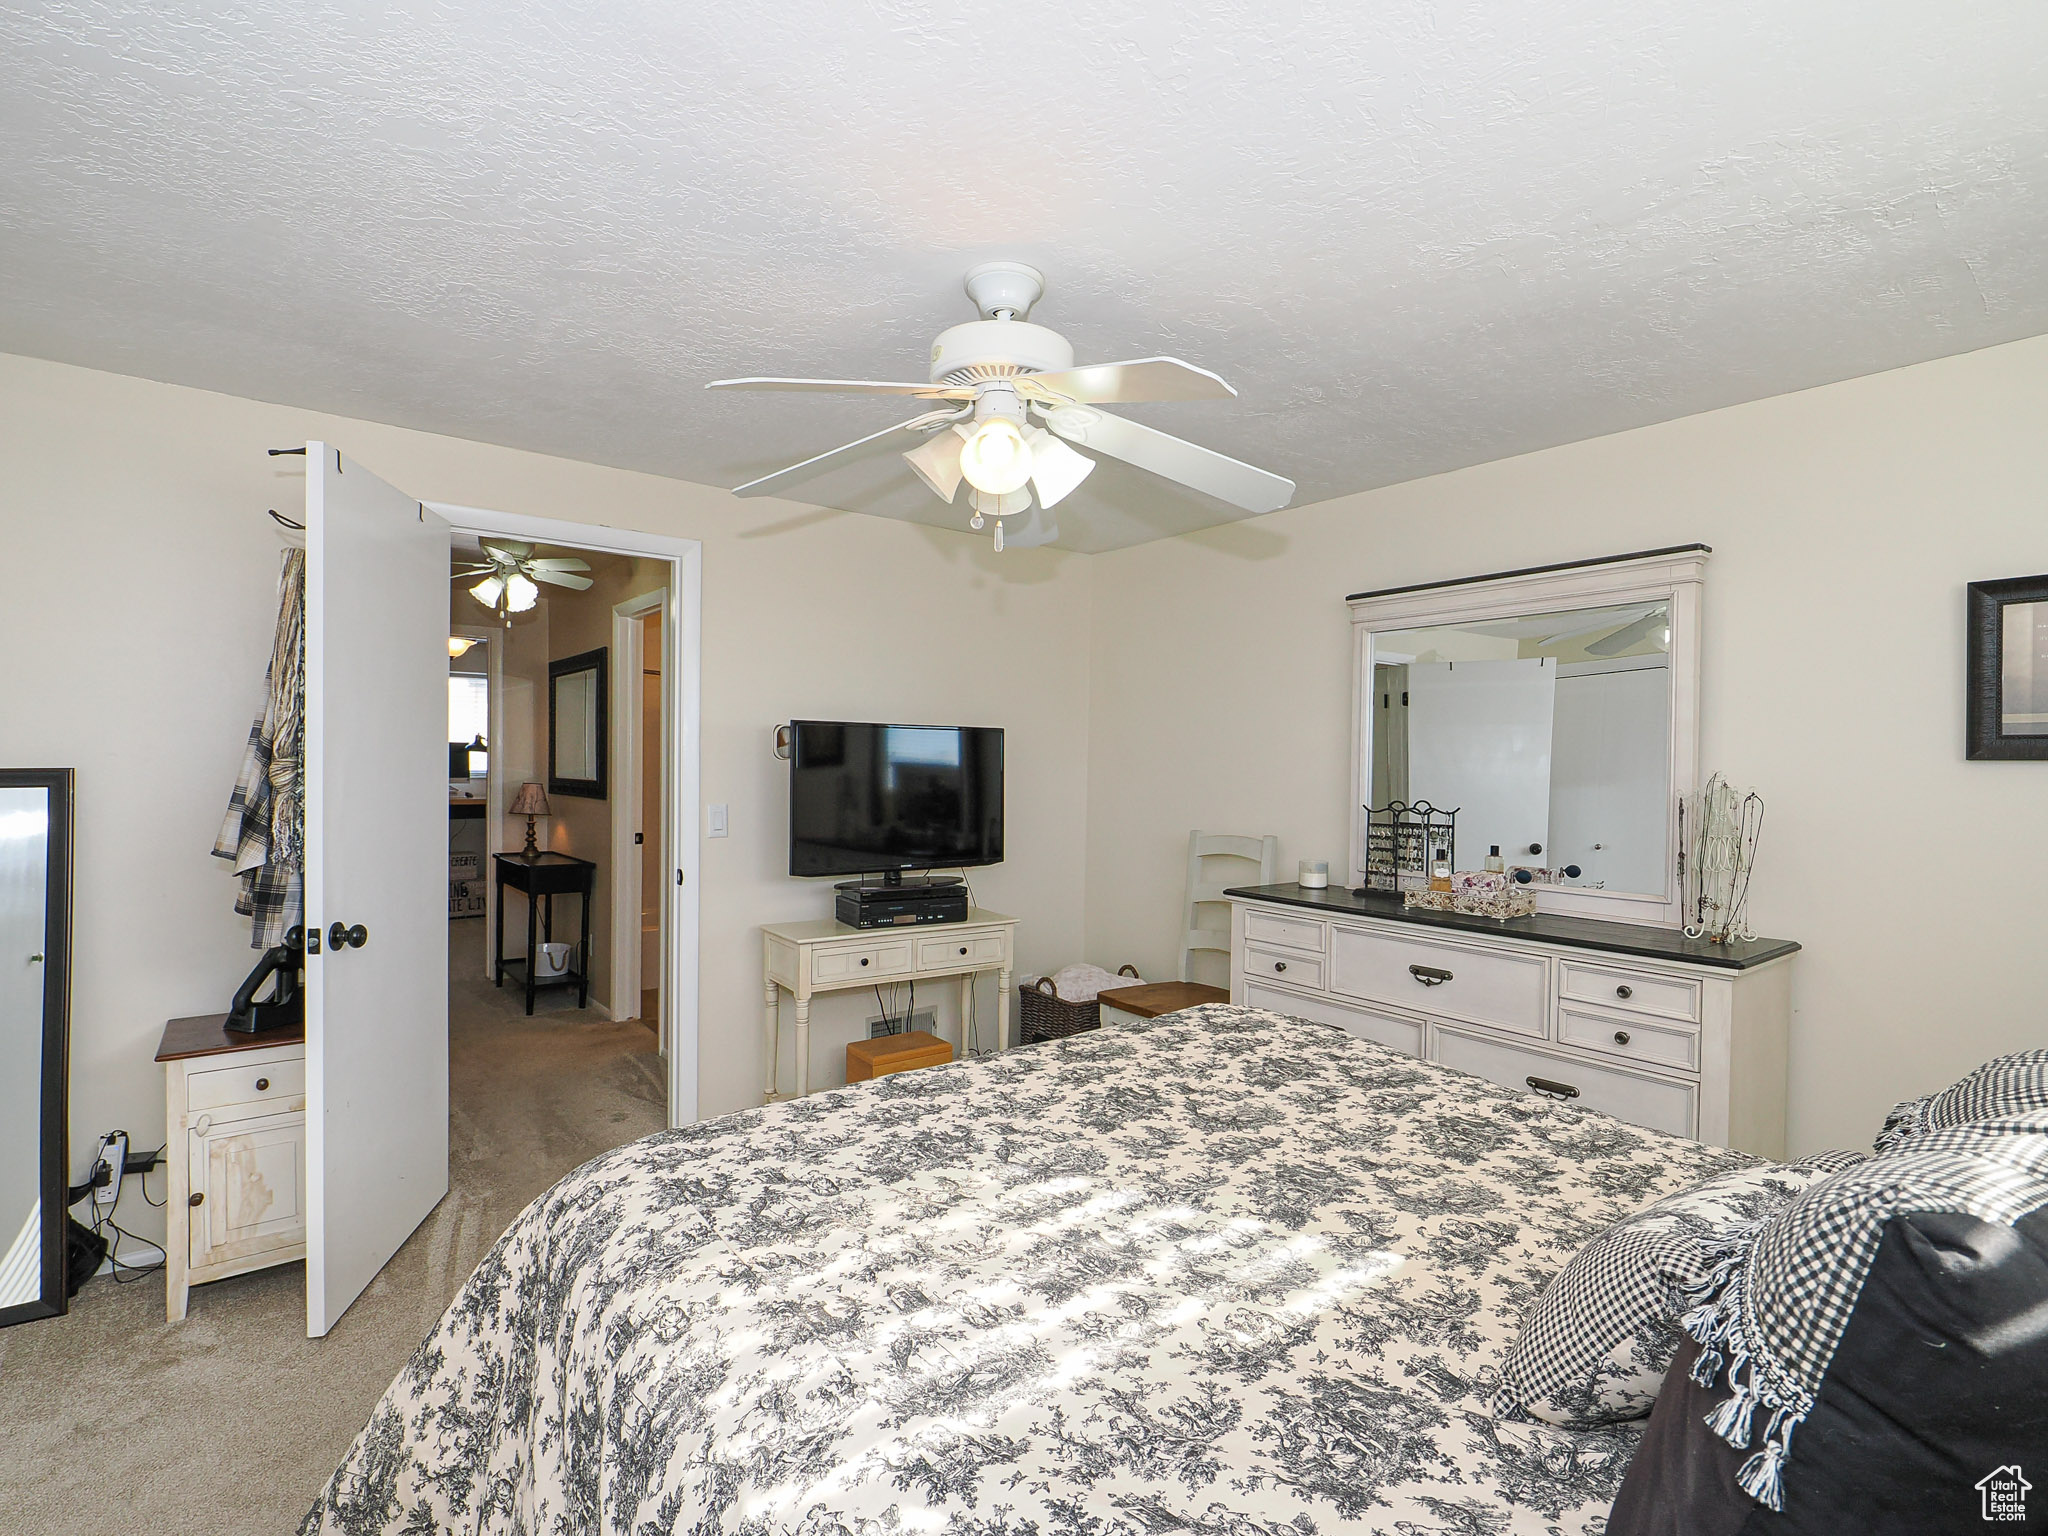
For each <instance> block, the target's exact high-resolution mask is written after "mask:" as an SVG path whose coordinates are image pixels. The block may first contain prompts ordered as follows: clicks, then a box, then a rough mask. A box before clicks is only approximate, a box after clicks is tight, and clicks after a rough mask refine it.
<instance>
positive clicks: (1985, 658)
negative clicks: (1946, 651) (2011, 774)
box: [1965, 576, 2048, 761]
mask: <svg viewBox="0 0 2048 1536" xmlns="http://www.w3.org/2000/svg"><path fill="white" fill-rule="evenodd" d="M1968 650H1969V675H1968V690H1969V694H1968V697H1969V707H1968V721H1967V725H1966V732H1967V734H1966V738H1965V751H1966V752H1967V754H1968V756H1969V757H1970V758H1971V759H1972V760H1992V761H1996V760H1998V759H2014V758H2020V759H2024V758H2037V759H2038V758H2048V576H2014V577H2010V578H2008V579H2006V580H2004V581H1973V582H1971V583H1970V590H1969V636H1968Z"/></svg>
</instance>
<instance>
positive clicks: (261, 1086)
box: [256, 1077, 270, 1093]
mask: <svg viewBox="0 0 2048 1536" xmlns="http://www.w3.org/2000/svg"><path fill="white" fill-rule="evenodd" d="M269 1086H270V1079H269V1078H267V1077H259V1078H257V1079H256V1091H257V1092H258V1093H262V1092H263V1091H264V1090H265V1089H266V1088H268V1087H269Z"/></svg>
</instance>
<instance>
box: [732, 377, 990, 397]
mask: <svg viewBox="0 0 2048 1536" xmlns="http://www.w3.org/2000/svg"><path fill="white" fill-rule="evenodd" d="M704 387H705V388H706V389H781V390H801V391H805V392H807V393H811V394H827V395H921V396H923V397H924V398H926V399H928V400H972V399H973V398H974V391H973V390H972V389H959V388H956V387H954V386H952V385H949V384H889V383H882V382H879V381H877V380H874V379H766V378H757V379H713V380H712V381H711V382H710V383H709V384H706V385H705V386H704Z"/></svg>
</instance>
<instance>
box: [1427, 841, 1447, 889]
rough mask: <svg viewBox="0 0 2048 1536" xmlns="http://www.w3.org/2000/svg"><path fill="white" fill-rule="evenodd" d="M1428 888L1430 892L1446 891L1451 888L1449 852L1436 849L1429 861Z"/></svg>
mask: <svg viewBox="0 0 2048 1536" xmlns="http://www.w3.org/2000/svg"><path fill="white" fill-rule="evenodd" d="M1429 888H1430V889H1431V890H1432V891H1448V890H1449V889H1450V888H1451V850H1450V849H1448V848H1438V849H1437V850H1436V851H1435V852H1434V853H1432V854H1431V856H1430V860H1429Z"/></svg>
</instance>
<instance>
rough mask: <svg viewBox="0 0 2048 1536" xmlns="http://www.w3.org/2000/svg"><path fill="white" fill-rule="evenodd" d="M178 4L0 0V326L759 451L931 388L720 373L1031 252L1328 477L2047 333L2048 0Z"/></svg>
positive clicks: (797, 365) (19, 339) (97, 360)
mask: <svg viewBox="0 0 2048 1536" xmlns="http://www.w3.org/2000/svg"><path fill="white" fill-rule="evenodd" d="M175 9H176V8H174V7H168V6H165V5H161V4H159V5H154V6H151V7H150V8H148V9H147V10H144V9H142V8H133V9H131V8H128V7H122V6H112V5H99V4H76V3H61V0H43V3H39V4H37V5H35V6H33V7H16V8H13V9H11V10H9V11H8V12H7V13H5V14H4V15H0V144H4V146H5V148H4V151H0V349H5V350H11V351H18V352H25V353H30V354H33V355H37V356H43V357H51V358H57V359H62V360H65V361H69V362H76V363H82V364H87V365H90V366H93V367H99V368H109V369H115V370H118V371H121V372H127V373H135V374H141V375H144V376H147V377H151V378H158V379H167V380H173V381H176V382H179V383H185V384H194V385H200V386H204V387H206V388H210V389H217V390H225V391H229V392H232V393H235V394H240V395H249V396H255V397H258V398H262V399H269V400H277V401H284V402H290V403H294V404H300V405H305V406H311V407H318V408H321V409H324V410H330V411H336V412H341V413H346V414H351V415H357V416H362V417H368V418H371V419H375V420H380V421H390V422H399V423H403V424H406V425H409V426H414V427H420V428H425V429H428V430H432V431H436V432H445V433H452V434H455V435H457V436H462V437H469V438H478V439H483V440H486V441H491V442H499V443H511V444H516V445H519V446H521V447H526V448H532V449H537V450H540V451H544V452H548V453H555V454H563V455H568V456H570V457H574V458H579V459H587V460H594V461H597V462H601V463H607V464H615V465H622V466H627V467H631V468H636V469H644V470H652V471H656V472H658V473H662V474H668V475H677V476H682V477H684V478H687V479H691V480H697V481H704V482H709V483H714V484H721V483H722V484H734V483H737V482H739V481H741V480H744V479H748V478H750V477H752V476H755V475H758V474H760V473H762V472H764V471H766V470H769V469H772V468H775V467H777V466H778V465H780V464H782V463H785V462H788V461H790V460H794V459H798V458H803V457H806V456H808V455H809V454H811V453H815V452H818V451H820V450H822V449H825V448H828V447H830V446H832V445H834V444H835V443H838V442H841V441H844V440H846V439H849V438H852V437H856V436H859V435H862V434H863V433H865V432H868V431H872V430H874V429H876V428H878V427H881V426H883V425H886V424H887V423H888V422H890V421H892V420H896V419H899V418H900V417H902V416H904V415H908V414H910V412H909V411H907V410H904V409H902V408H901V406H900V405H899V404H898V403H896V402H891V401H886V400H857V399H856V400H846V399H836V398H827V397H818V396H787V395H785V396H753V397H745V396H724V397H719V396H710V395H707V394H706V393H705V392H704V390H703V388H702V385H703V384H704V382H705V381H706V380H708V379H713V378H717V377H720V376H724V375H731V374H743V373H800V374H822V375H834V376H851V377H866V378H889V377H911V378H915V377H921V372H920V369H921V365H922V360H923V359H924V357H925V356H926V353H927V349H928V346H929V343H930V339H931V337H932V335H933V334H935V333H936V332H937V331H938V330H939V329H940V328H942V327H943V326H945V325H949V324H952V323H954V322H956V321H960V320H966V319H970V318H972V314H971V310H970V307H969V306H968V304H967V302H966V300H965V299H964V297H963V296H962V295H961V292H960V287H959V283H960V276H961V273H962V271H963V270H964V269H965V268H966V267H967V266H968V265H969V264H970V263H972V262H974V261H978V260H984V259H987V258H990V257H995V256H1009V257H1019V258H1022V259H1025V260H1029V261H1032V262H1034V263H1036V264H1038V265H1040V266H1041V267H1043V268H1044V270H1045V272H1046V274H1047V277H1048V279H1049V290H1048V293H1047V295H1046V298H1045V300H1044V301H1043V303H1041V305H1040V306H1039V308H1038V310H1037V312H1036V313H1035V314H1034V315H1033V318H1034V319H1035V320H1038V321H1040V322H1042V323H1044V324H1047V325H1050V326H1052V327H1054V328H1055V329H1058V330H1060V331H1062V332H1064V333H1065V334H1066V335H1067V336H1068V337H1069V339H1071V340H1072V341H1073V343H1074V345H1075V348H1076V350H1077V352H1078V354H1079V355H1080V356H1081V358H1082V359H1083V360H1103V359H1108V358H1116V357H1133V356H1145V355H1149V354H1153V353H1171V354H1176V355H1179V356H1183V357H1186V358H1188V359H1189V360H1191V361H1193V362H1196V363H1199V364H1202V365H1203V366H1205V367H1209V368H1213V369H1215V370H1217V371H1218V372H1221V373H1222V374H1223V375H1225V376H1226V377H1227V378H1229V379H1230V380H1231V381H1232V382H1233V383H1234V384H1235V385H1236V386H1237V387H1238V389H1239V391H1240V392H1241V395H1242V398H1241V399H1239V400H1237V401H1234V402H1225V403H1203V404H1184V405H1160V406H1151V407H1137V408H1132V409H1131V410H1130V414H1131V415H1133V416H1135V417H1138V418H1140V419H1142V420H1145V421H1147V422H1149V423H1151V424H1152V425H1154V426H1158V427H1161V428H1164V429H1165V430H1168V431H1173V432H1179V433H1182V434H1184V435H1186V436H1189V437H1193V438H1195V439H1197V440H1198V441H1201V442H1204V443H1207V444H1209V445H1211V446H1214V447H1216V448H1219V449H1221V450H1223V451H1224V452H1227V453H1231V454H1234V455H1237V456H1239V457H1241V458H1246V459H1250V460H1252V461H1254V462H1256V463H1259V464H1262V465H1264V466H1266V467H1269V468H1272V469H1274V470H1277V471H1279V472H1280V473H1283V474H1286V475H1290V476H1292V477H1294V478H1295V479H1296V480H1297V481H1299V482H1300V491H1299V493H1298V495H1297V497H1296V500H1297V502H1308V501H1315V500H1320V499H1323V498H1326V497H1329V496H1333V495H1338V494H1342V493H1345V492H1349V491H1356V490H1361V489H1365V488H1367V487H1370V486H1375V485H1382V484H1387V483H1389V482H1393V481H1398V480H1405V479H1411V478H1413V477H1415V476H1418V475H1423V474H1429V473H1432V472H1435V471H1439V470H1444V469H1448V468H1453V467H1456V466H1458V465H1462V464H1470V463H1476V462H1480V461H1483V460H1486V459H1492V458H1498V457H1500V456H1502V455H1504V454H1509V453H1515V452H1520V451H1523V450H1527V449H1532V448H1537V447H1541V446H1545V445H1548V444H1554V443H1559V442H1566V441H1571V440H1574V439H1578V438H1584V437H1589V436H1594V435H1597V434H1600V433H1605V432H1612V431H1616V430H1619V429H1622V428H1625V427H1630V426H1635V425H1638V424H1641V423H1644V422H1649V421H1655V420H1660V419H1664V418H1668V417H1672V416H1677V415H1683V414H1685V413H1688V412H1692V411H1698V410H1702V409H1706V408H1710V407H1713V406H1718V405H1724V404H1728V403H1732V402H1735V401H1739V400H1744V399H1752V398H1756V397H1759V396H1763V395H1769V394H1775V393H1779V392H1782V391H1785V390H1789V389H1796V388H1800V387H1803V386H1807V385H1812V384H1817V383H1822V382H1825V381H1828V380H1831V379H1837V378H1844V377H1849V376H1852V375H1856V374H1862V373H1868V372H1873V371H1875V370H1878V369H1883V368H1888V367H1894V366H1898V365H1901V364H1905V363H1911V362H1916V361H1920V360H1923V359H1926V358H1930V357H1936V356H1941V355H1944V354H1948V353H1953V352H1960V351H1965V350H1968V349H1970V348H1973V347H1979V346H1984V345H1988V344H1990V343H1994V342H1999V341H2005V340H2010V339H2013V338H2016V337H2020V336H2026V335H2034V334H2038V333H2041V332H2044V331H2048V5H2044V4H2042V3H2040V0H1986V3H1982V4H1972V5H1967V6H1928V5H1926V4H1924V3H1920V0H1914V3H1907V0H1804V3H1801V4H1796V5H1787V4H1785V3H1783V0H1725V3H1723V4H1719V5H1701V4H1698V3H1697V0H1553V3H1550V4H1546V5H1541V6H1532V5H1526V4H1510V3H1507V0H1492V3H1484V4H1479V3H1463V4H1460V3H1455V0H1453V3H1444V0H1434V3H1431V0H1384V3H1381V4H1378V5H1374V6H1366V5H1361V4H1358V3H1356V0H1352V3H1349V4H1311V3H1301V0H1226V3H1218V4H1210V5H1205V6H1200V7H1188V6H1185V5H1183V4H1180V3H1176V0H1138V3H1133V4H1126V5H1120V6H1119V5H1110V6H1094V7H1080V8H1075V7H1068V6H1051V7H1024V6H1016V5H1010V6H958V5H949V6H938V5H932V4H927V3H910V0H879V3H876V0H870V3H853V0H791V3H783V4H775V3H763V0H692V3H690V4H687V5H671V4H665V5H655V4H634V3H617V4H612V5H609V6H603V7H598V6H570V5H561V4H557V5H552V6H547V5H536V4H526V5H495V6H488V5H484V4H481V3H472V4H468V5H441V6H424V7H420V6H415V7H411V8H408V9H407V10H404V11H402V10H400V9H399V8H398V7H395V6H394V7H386V6H380V5H374V4H359V3H350V4H347V5H329V6H327V7H324V8H320V7H311V6H305V5H298V4H287V3H284V0H240V3H237V0H217V3H209V4H205V5H200V4H197V3H188V4H187V5H186V6H184V7H183V8H182V9H183V11H184V14H182V15H180V14H175ZM807 499H814V500H816V501H818V502H820V503H823V504H827V505H832V506H837V507H842V508H847V509H851V510H856V511H867V512H878V513H883V514H886V515H889V516H897V517H912V518H918V519H920V520H924V521H934V522H949V521H950V522H957V521H958V519H959V517H960V516H961V514H960V513H958V512H956V511H955V510H954V509H952V508H948V507H945V506H943V505H942V504H940V503H939V502H937V501H935V500H934V499H932V498H931V497H930V496H929V495H928V494H926V493H925V492H923V491H922V490H920V489H918V488H917V487H916V486H915V484H914V483H913V482H912V480H911V479H910V476H909V475H908V474H907V473H905V472H904V471H903V469H902V467H901V465H900V464H899V463H898V461H897V460H896V459H895V458H894V456H893V455H882V456H878V457H876V458H875V459H873V460H872V461H869V462H864V463H861V464H858V465H855V466H853V467H852V468H849V469H846V470H842V471H839V472H837V473H835V474H834V475H832V476H829V477H826V478H822V479H820V480H819V481H817V482H815V485H814V487H813V488H812V490H811V492H810V493H809V495H808V496H807ZM752 506H753V507H754V509H755V510H756V511H757V512H758V515H759V516H760V517H761V518H762V520H763V522H764V523H768V522H773V521H775V520H776V519H777V518H778V515H779V514H778V512H777V509H776V507H775V506H774V504H772V503H754V504H752ZM1060 515H1061V516H1060V520H1061V523H1062V527H1063V530H1064V534H1065V537H1063V539H1062V540H1061V542H1062V543H1063V544H1066V545H1069V546H1070V547H1074V548H1079V549H1103V548H1112V547H1116V546H1118V545H1122V544H1128V543H1135V542H1138V541H1141V540H1143V539H1147V538H1152V537H1157V536H1160V535H1163V534H1168V533H1176V532H1180V531H1183V530H1185V529H1189V528H1194V527H1201V526H1205V525H1208V524H1213V523H1218V522H1222V521H1225V520H1227V519H1229V518H1231V517H1233V516H1235V515H1237V514H1236V513H1235V512H1234V511H1233V510H1232V509H1230V508H1228V507H1225V506H1223V505H1221V504H1219V503H1212V502H1208V501H1206V500H1204V499H1202V498H1200V497H1197V496H1195V495H1193V494H1192V493H1184V492H1179V491H1176V490H1174V489H1173V488H1171V487H1169V486H1166V485H1164V484H1163V483H1161V482H1159V481H1156V480H1152V479H1151V478H1149V477H1147V476H1145V475H1143V474H1142V473H1140V472H1138V471H1135V470H1129V469H1126V468H1124V467H1122V466H1118V465H1114V464H1106V465H1105V466H1104V468H1103V470H1102V471H1101V472H1099V473H1098V474H1097V475H1095V477H1094V478H1093V479H1092V480H1091V481H1090V482H1089V483H1088V484H1087V485H1086V486H1084V487H1083V488H1082V490H1081V491H1080V492H1078V493H1076V494H1075V496H1074V497H1072V498H1071V499H1070V500H1069V501H1068V502H1067V503H1066V504H1065V505H1063V506H1062V507H1061V508H1060Z"/></svg>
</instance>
